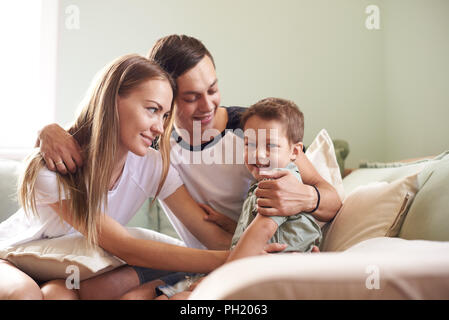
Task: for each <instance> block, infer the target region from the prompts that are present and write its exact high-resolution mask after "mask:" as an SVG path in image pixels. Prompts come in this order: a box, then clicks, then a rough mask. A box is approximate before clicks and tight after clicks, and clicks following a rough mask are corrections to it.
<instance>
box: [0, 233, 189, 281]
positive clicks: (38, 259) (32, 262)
mask: <svg viewBox="0 0 449 320" xmlns="http://www.w3.org/2000/svg"><path fill="white" fill-rule="evenodd" d="M127 229H128V231H129V233H130V234H131V235H133V236H134V237H136V238H140V239H149V240H154V241H160V242H166V243H171V244H175V245H180V246H184V243H183V242H182V241H180V240H177V239H174V238H172V237H169V236H167V235H164V234H161V233H158V232H156V231H153V230H148V229H144V228H130V227H128V228H127ZM0 258H2V259H7V260H8V261H10V262H12V263H13V264H14V265H16V266H17V267H18V268H19V269H21V270H22V271H24V272H25V273H26V274H28V275H30V276H31V277H32V278H33V279H35V280H38V281H48V280H52V279H65V278H67V277H68V276H69V274H70V273H69V272H67V270H70V269H67V268H68V267H69V266H76V267H77V268H78V269H79V271H80V280H85V279H88V278H91V277H93V276H97V275H100V274H102V273H105V272H107V271H110V270H113V269H115V268H117V267H119V266H122V265H124V264H125V262H124V261H122V260H121V259H119V258H117V257H116V256H114V255H112V254H110V253H108V252H107V251H105V250H103V249H102V248H101V247H98V246H97V247H94V248H89V247H88V245H87V241H86V239H85V238H84V237H83V236H82V235H81V234H79V233H77V234H69V235H66V236H62V237H58V238H52V239H42V240H36V241H31V242H28V243H25V244H22V245H17V246H13V247H9V248H5V249H0Z"/></svg>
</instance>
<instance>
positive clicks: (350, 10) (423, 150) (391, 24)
mask: <svg viewBox="0 0 449 320" xmlns="http://www.w3.org/2000/svg"><path fill="white" fill-rule="evenodd" d="M391 2H394V4H390V2H388V5H387V4H386V1H380V0H373V1H364V0H340V1H335V0H315V1H312V0H280V1H274V0H245V1H237V0H230V1H206V0H189V1H183V0H164V1H162V0H160V1H157V0H151V1H143V0H142V1H141V0H132V1H126V2H125V1H121V0H113V1H111V0H95V1H89V0H72V1H68V0H62V1H61V4H60V18H61V20H60V34H59V56H58V59H59V61H58V66H59V70H58V93H57V106H58V109H57V113H56V115H57V121H58V122H60V123H66V122H68V121H70V120H71V119H72V118H73V116H74V110H75V107H76V105H77V104H78V103H79V101H80V100H81V98H82V97H83V95H84V92H85V91H86V89H87V87H88V85H89V82H90V80H91V78H92V77H93V75H94V74H95V73H96V72H97V70H99V69H100V68H101V67H102V66H103V65H104V64H106V63H108V62H109V61H110V60H112V59H113V58H115V57H117V56H119V55H121V54H125V53H131V52H136V53H140V54H144V55H145V54H146V53H147V52H148V50H149V49H150V48H151V46H152V45H153V43H154V42H155V41H156V40H157V39H158V38H160V37H162V36H165V35H168V34H172V33H179V34H181V33H182V34H188V35H192V36H195V37H197V38H199V39H200V40H202V41H203V42H204V43H205V45H206V46H207V47H208V48H209V50H210V51H211V53H212V54H213V56H214V59H215V62H216V65H217V73H218V77H219V84H220V89H221V93H222V105H241V106H249V105H250V104H252V103H254V102H256V101H257V100H259V99H261V98H264V97H267V96H278V97H284V98H288V99H292V100H294V101H295V102H296V103H297V104H298V105H299V106H300V108H301V109H302V111H303V112H304V114H305V119H306V124H305V127H306V129H305V143H306V144H308V143H310V142H311V141H312V139H313V137H314V136H315V135H316V134H317V133H318V131H319V130H320V129H321V128H326V129H327V130H328V131H329V133H330V134H331V136H332V137H333V138H340V139H345V140H347V141H348V142H349V144H350V148H351V153H350V156H349V159H348V166H352V167H354V166H357V164H358V162H359V161H360V160H376V161H383V160H386V159H387V158H388V159H390V158H391V159H398V158H407V157H411V156H418V155H425V154H429V153H438V151H442V149H444V147H445V143H444V142H443V140H444V139H443V138H440V141H439V142H438V143H433V142H429V137H431V136H432V135H434V134H437V133H438V134H440V135H444V134H445V136H446V137H447V136H448V134H447V126H446V125H444V124H443V123H442V122H443V120H441V119H442V117H443V116H445V117H446V118H448V117H447V109H448V107H447V101H448V99H447V94H446V93H443V91H444V90H445V89H446V88H447V83H448V82H447V81H446V82H444V81H445V76H444V75H443V73H442V72H443V71H444V70H447V67H448V63H447V58H446V57H447V56H448V55H447V54H445V53H446V52H447V51H444V50H447V40H446V39H448V38H449V37H448V31H447V28H446V30H445V31H444V30H440V33H438V34H436V35H435V36H434V37H433V38H426V39H425V40H423V39H421V36H426V35H427V32H431V31H432V30H433V29H432V28H436V26H438V25H439V24H442V26H443V27H447V22H446V21H447V20H448V19H446V20H444V12H445V11H448V10H447V3H448V2H447V1H445V0H442V1H437V0H435V1H424V0H416V1H411V2H410V5H411V6H412V9H411V12H415V13H419V12H421V10H422V9H423V7H426V6H430V7H432V5H430V4H429V5H426V4H427V3H429V2H432V4H436V6H437V8H436V9H434V10H432V11H429V10H428V11H429V12H427V13H426V15H424V18H425V19H426V21H425V22H424V23H423V24H424V25H425V27H422V28H420V29H419V27H416V26H415V27H412V30H415V29H419V33H418V34H417V35H413V34H408V33H407V30H408V29H407V28H409V27H408V26H406V25H403V22H409V20H408V19H407V18H400V19H402V20H404V21H403V22H401V21H402V20H398V21H396V18H397V17H398V16H400V15H401V14H402V9H401V7H402V4H401V3H399V2H398V3H396V2H395V1H391ZM404 2H406V1H404ZM407 3H408V2H407ZM370 4H376V5H379V7H380V9H381V29H380V30H368V29H367V28H366V27H365V19H366V17H367V14H366V13H365V8H366V7H367V6H368V5H370ZM69 5H76V6H77V7H78V8H79V10H80V29H77V30H69V29H67V27H66V26H65V20H66V19H67V17H68V14H66V13H65V9H66V8H67V6H69ZM434 11H435V12H436V11H439V13H438V14H436V13H435V14H434ZM387 13H388V14H387ZM446 16H447V15H446ZM429 23H430V24H431V25H430V26H429ZM432 25H434V26H435V27H432ZM387 26H388V28H387ZM403 36H407V37H410V40H409V42H405V43H406V44H407V43H409V44H410V46H411V48H410V49H406V48H404V46H403ZM435 41H436V42H437V43H435ZM421 43H422V44H426V45H427V46H428V48H429V49H428V50H427V51H425V50H423V49H422V50H421V51H420V52H416V51H414V50H415V49H416V48H415V46H417V45H418V44H421ZM436 48H438V49H443V51H441V52H438V53H436V54H435V53H434V51H435V50H434V49H436ZM404 55H405V56H406V57H404ZM422 55H424V57H425V58H427V59H433V58H435V59H436V61H433V62H432V63H431V64H432V66H433V68H431V69H430V70H428V69H426V68H425V67H424V66H416V68H417V69H419V70H418V71H419V72H418V74H419V75H420V76H427V77H431V76H432V75H433V72H436V74H437V75H436V78H434V79H435V83H436V84H435V85H432V84H431V83H429V82H428V81H426V78H423V79H420V80H419V81H418V80H416V81H418V82H416V84H417V85H420V86H418V87H416V86H415V85H414V83H415V82H414V81H415V80H412V79H410V77H412V76H413V75H414V74H410V73H409V72H404V70H406V68H405V66H406V65H403V64H405V62H404V59H410V63H417V64H419V63H420V62H421V61H422V58H423V56H422ZM444 68H446V69H444ZM423 72H424V73H423ZM445 74H446V75H447V74H448V73H447V72H445ZM404 80H406V81H407V83H408V84H409V86H408V85H407V86H406V85H404V83H403V81H404ZM448 91H449V90H445V92H448ZM435 92H436V96H437V97H438V99H437V101H436V102H435V103H434V102H432V97H434V96H435V94H433V93H435ZM409 95H413V96H409ZM419 99H421V101H422V100H427V101H429V100H430V101H431V102H429V103H427V104H426V108H425V110H426V111H425V112H426V113H430V114H432V116H431V117H430V120H429V122H428V123H427V122H426V121H423V120H424V119H423V115H424V114H423V113H424V111H423V109H422V108H420V106H418V104H421V103H418V102H417V101H419ZM415 101H416V103H415V104H414V105H413V111H412V112H411V113H408V115H407V116H406V117H405V118H406V119H407V121H404V119H405V118H404V112H403V109H404V108H405V107H406V106H408V105H410V102H415ZM420 110H421V111H420ZM398 122H401V126H400V130H396V124H397V123H398ZM417 122H421V123H423V122H424V123H425V126H427V127H429V128H432V130H431V131H430V133H429V135H428V136H426V137H425V140H426V141H425V142H426V143H427V144H424V143H423V144H418V145H403V144H401V141H402V139H403V138H404V137H413V138H416V137H417V136H420V135H421V134H419V133H415V128H414V127H411V126H414V125H415V124H416V123H417ZM407 141H410V140H409V139H407ZM444 141H445V140H444ZM399 146H400V148H399ZM446 149H447V145H446Z"/></svg>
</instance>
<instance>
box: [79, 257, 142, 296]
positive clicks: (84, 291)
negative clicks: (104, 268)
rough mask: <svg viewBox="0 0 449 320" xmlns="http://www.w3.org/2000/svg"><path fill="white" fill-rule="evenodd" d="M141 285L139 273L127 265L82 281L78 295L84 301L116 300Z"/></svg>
mask: <svg viewBox="0 0 449 320" xmlns="http://www.w3.org/2000/svg"><path fill="white" fill-rule="evenodd" d="M139 284H140V280H139V277H138V275H137V272H136V271H135V270H134V269H133V268H132V267H130V266H128V265H126V266H123V267H120V268H117V269H114V270H112V271H109V272H106V273H103V274H101V275H99V276H96V277H93V278H90V279H87V280H84V281H81V283H80V289H79V290H78V293H79V297H80V299H82V300H98V299H103V300H114V299H118V298H120V297H121V296H122V295H124V294H125V293H126V292H128V291H130V290H131V289H133V288H135V287H137V286H138V285H139Z"/></svg>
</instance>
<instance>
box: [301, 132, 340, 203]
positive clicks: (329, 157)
mask: <svg viewBox="0 0 449 320" xmlns="http://www.w3.org/2000/svg"><path fill="white" fill-rule="evenodd" d="M306 156H307V158H308V159H309V160H310V162H312V164H313V166H314V167H315V169H316V170H317V171H318V173H319V174H320V175H321V176H322V177H323V179H324V180H326V181H327V182H329V183H330V184H331V185H332V186H333V187H334V188H335V190H337V193H338V195H339V196H340V199H341V200H343V199H344V198H345V191H344V187H343V181H342V178H341V173H340V168H339V166H338V162H337V157H336V156H335V149H334V144H333V143H332V139H331V138H330V137H329V134H328V133H327V131H326V129H322V130H321V131H320V132H319V133H318V135H317V136H316V137H315V139H314V140H313V142H312V143H311V144H310V146H309V147H308V148H307V150H306ZM299 170H300V171H301V168H299Z"/></svg>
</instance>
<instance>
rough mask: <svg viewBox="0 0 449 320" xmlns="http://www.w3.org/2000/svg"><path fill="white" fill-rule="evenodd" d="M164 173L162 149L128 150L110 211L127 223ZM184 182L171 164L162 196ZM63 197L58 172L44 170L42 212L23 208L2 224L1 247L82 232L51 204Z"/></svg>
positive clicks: (39, 183) (112, 192)
mask: <svg viewBox="0 0 449 320" xmlns="http://www.w3.org/2000/svg"><path fill="white" fill-rule="evenodd" d="M161 173H162V158H161V155H160V153H159V151H156V150H154V149H149V150H148V152H147V154H146V155H145V156H143V157H140V156H137V155H135V154H133V153H131V152H129V153H128V155H127V159H126V162H125V166H124V168H123V172H122V175H121V176H120V178H119V180H118V181H117V183H116V184H115V186H114V188H113V189H112V190H110V191H109V192H108V206H107V212H106V214H107V215H108V216H110V217H111V218H113V219H115V220H116V221H117V222H119V223H120V224H122V225H126V224H127V223H128V222H129V221H130V220H131V218H132V217H133V216H134V215H135V214H136V212H137V211H138V210H139V208H140V207H141V206H142V205H143V203H144V202H145V200H147V199H148V198H150V197H154V195H155V194H156V191H157V187H158V186H159V180H160V177H161ZM182 184H183V182H182V180H181V178H180V177H179V174H178V172H177V171H176V169H174V168H173V167H171V166H170V168H169V171H168V175H167V178H166V180H165V183H164V186H163V187H162V189H161V191H160V193H159V198H160V199H165V198H166V197H168V196H169V195H171V194H172V193H173V192H175V191H176V190H177V189H178V188H179V187H180V186H181V185H182ZM58 201H59V191H58V185H57V178H56V173H54V172H52V171H49V170H48V169H46V168H43V169H41V170H40V172H39V174H38V178H37V180H36V209H37V211H38V216H36V215H34V214H32V213H30V214H28V215H27V214H25V211H24V210H23V208H20V209H19V210H18V211H17V212H16V213H15V214H13V215H12V216H11V217H9V218H8V219H7V220H5V221H4V222H2V223H1V224H0V248H5V247H8V246H12V245H17V244H21V243H25V242H28V241H32V240H37V239H42V238H53V237H59V236H62V235H65V234H69V233H73V232H78V231H76V230H75V229H74V228H73V227H72V226H70V225H69V224H67V223H66V222H64V221H63V220H62V219H61V218H60V217H59V216H58V214H57V213H56V212H54V211H53V209H52V208H51V207H50V206H49V204H52V203H55V202H58Z"/></svg>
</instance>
